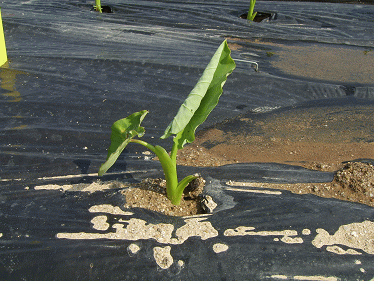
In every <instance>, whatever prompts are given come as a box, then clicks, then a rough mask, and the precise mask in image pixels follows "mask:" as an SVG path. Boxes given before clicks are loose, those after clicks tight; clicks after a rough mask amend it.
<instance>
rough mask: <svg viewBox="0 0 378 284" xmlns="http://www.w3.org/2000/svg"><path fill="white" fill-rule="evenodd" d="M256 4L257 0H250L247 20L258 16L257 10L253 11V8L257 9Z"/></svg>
mask: <svg viewBox="0 0 378 284" xmlns="http://www.w3.org/2000/svg"><path fill="white" fill-rule="evenodd" d="M255 4H256V0H250V2H249V10H248V15H247V20H250V21H253V19H254V18H255V17H256V15H257V12H253V10H254V9H255Z"/></svg>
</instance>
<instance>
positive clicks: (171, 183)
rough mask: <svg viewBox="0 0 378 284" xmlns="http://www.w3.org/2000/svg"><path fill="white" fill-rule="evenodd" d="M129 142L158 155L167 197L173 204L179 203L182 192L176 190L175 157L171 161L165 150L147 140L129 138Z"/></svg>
mask: <svg viewBox="0 0 378 284" xmlns="http://www.w3.org/2000/svg"><path fill="white" fill-rule="evenodd" d="M130 142H134V143H138V144H140V145H143V146H145V147H147V148H148V149H150V150H151V151H152V152H154V153H155V154H156V155H157V156H158V158H159V161H160V164H161V166H162V168H163V171H164V175H165V180H166V182H167V197H168V199H169V200H171V202H172V203H173V204H174V205H180V200H181V193H182V192H181V193H180V194H179V195H178V192H177V190H176V189H177V185H178V180H177V170H176V159H174V161H173V160H172V159H171V157H170V156H169V155H168V153H167V151H166V150H165V149H164V148H163V147H161V146H159V145H156V146H152V145H151V144H148V143H147V142H144V141H142V140H139V139H131V140H130Z"/></svg>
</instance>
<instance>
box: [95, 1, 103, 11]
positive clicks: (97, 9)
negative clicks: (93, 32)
mask: <svg viewBox="0 0 378 284" xmlns="http://www.w3.org/2000/svg"><path fill="white" fill-rule="evenodd" d="M94 8H95V10H96V11H97V12H99V13H102V8H101V0H95V6H94Z"/></svg>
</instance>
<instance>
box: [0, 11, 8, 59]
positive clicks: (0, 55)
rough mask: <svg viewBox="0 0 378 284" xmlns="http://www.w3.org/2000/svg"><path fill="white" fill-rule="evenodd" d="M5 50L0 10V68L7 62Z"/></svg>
mask: <svg viewBox="0 0 378 284" xmlns="http://www.w3.org/2000/svg"><path fill="white" fill-rule="evenodd" d="M7 60H8V57H7V48H6V47H5V39H4V29H3V19H2V18H1V8H0V66H2V65H4V63H5V62H7Z"/></svg>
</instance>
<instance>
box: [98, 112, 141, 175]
mask: <svg viewBox="0 0 378 284" xmlns="http://www.w3.org/2000/svg"><path fill="white" fill-rule="evenodd" d="M147 113H148V111H147V110H142V111H140V112H135V113H133V114H132V115H129V116H128V117H126V118H123V119H120V120H117V121H116V122H114V123H113V125H112V134H111V135H110V140H111V144H110V147H109V149H108V157H107V158H106V162H105V163H103V164H102V165H101V167H100V169H99V171H98V175H99V176H102V175H103V174H104V173H106V171H107V170H108V169H109V168H110V167H111V166H113V164H114V163H115V161H116V160H117V159H118V157H119V155H120V154H121V153H122V151H123V150H124V149H125V147H126V146H127V144H129V143H130V140H131V139H132V138H134V137H135V136H137V135H138V137H142V136H143V135H144V127H142V126H140V124H141V123H142V121H143V119H144V117H145V116H146V115H147Z"/></svg>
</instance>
